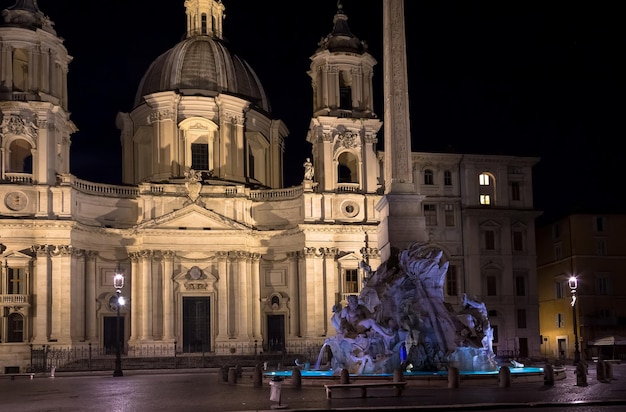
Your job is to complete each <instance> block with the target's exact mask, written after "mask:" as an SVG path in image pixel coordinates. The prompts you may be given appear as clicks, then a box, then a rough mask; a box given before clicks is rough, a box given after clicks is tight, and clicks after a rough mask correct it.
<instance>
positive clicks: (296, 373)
mask: <svg viewBox="0 0 626 412" xmlns="http://www.w3.org/2000/svg"><path fill="white" fill-rule="evenodd" d="M291 386H293V387H294V388H300V387H302V372H300V368H298V367H297V366H296V367H294V368H293V370H292V371H291Z"/></svg>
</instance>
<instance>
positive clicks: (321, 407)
mask: <svg viewBox="0 0 626 412" xmlns="http://www.w3.org/2000/svg"><path fill="white" fill-rule="evenodd" d="M595 368H596V365H595V364H591V365H590V367H589V374H588V375H587V385H586V386H582V385H580V386H579V385H577V382H576V375H575V373H574V367H573V366H571V365H570V366H567V370H566V372H565V379H563V380H556V381H555V382H554V384H553V385H546V384H545V383H544V382H543V380H541V381H537V382H524V383H521V382H513V383H511V386H509V387H499V386H498V385H497V384H495V385H494V384H493V383H489V384H485V385H477V384H475V383H474V384H471V385H470V384H465V385H464V382H463V381H461V383H460V386H459V387H458V388H448V387H447V385H440V386H436V387H428V386H423V385H414V384H411V383H410V382H409V385H408V386H407V388H406V389H405V390H404V391H403V392H402V396H400V397H395V396H393V389H390V388H381V389H375V390H369V391H368V393H367V397H366V398H360V397H359V396H360V391H359V390H355V389H352V390H349V391H345V392H343V391H338V392H337V391H335V392H333V399H331V400H328V399H326V393H325V389H324V387H323V386H321V385H307V384H303V385H302V387H300V388H294V387H293V386H292V385H290V384H288V383H287V381H285V383H283V385H282V387H281V391H280V393H281V399H280V403H279V402H274V401H271V400H270V385H269V381H268V380H267V379H264V380H263V383H262V386H261V387H255V386H254V385H253V384H252V382H253V381H252V376H251V375H250V374H248V375H246V374H244V376H243V377H242V378H241V379H240V380H239V381H238V383H237V384H228V383H222V382H220V381H219V379H218V376H219V375H218V373H217V370H207V369H194V370H155V371H135V370H133V371H124V376H122V377H113V376H112V373H106V374H105V373H103V372H98V373H62V374H61V373H57V374H56V375H55V376H54V377H51V376H50V375H49V374H45V375H35V376H34V377H33V379H31V378H30V377H29V376H28V375H26V376H17V377H15V378H14V379H11V377H10V376H7V375H0V411H20V412H35V411H38V412H39V411H64V412H69V411H108V412H111V411H124V412H126V411H137V412H143V411H178V410H183V411H186V412H193V411H224V412H227V411H272V410H277V409H278V410H288V411H325V410H364V409H374V410H415V411H424V410H454V411H461V410H487V409H489V410H505V409H513V408H514V409H518V410H524V409H534V408H537V407H541V408H543V409H544V410H562V409H563V407H564V406H568V405H573V406H572V407H576V408H577V409H576V410H587V411H595V410H605V409H603V408H607V409H606V410H620V409H626V365H614V366H613V378H614V379H612V380H610V382H599V381H598V380H597V376H596V369H595ZM550 406H551V407H550ZM609 408H612V409H609ZM615 408H617V409H615Z"/></svg>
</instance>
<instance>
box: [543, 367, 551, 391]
mask: <svg viewBox="0 0 626 412" xmlns="http://www.w3.org/2000/svg"><path fill="white" fill-rule="evenodd" d="M543 384H544V385H549V386H552V385H554V368H553V367H552V365H550V364H547V365H546V366H544V368H543Z"/></svg>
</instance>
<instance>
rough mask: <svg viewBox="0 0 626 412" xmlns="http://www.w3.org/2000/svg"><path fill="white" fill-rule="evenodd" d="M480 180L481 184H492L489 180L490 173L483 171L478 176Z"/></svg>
mask: <svg viewBox="0 0 626 412" xmlns="http://www.w3.org/2000/svg"><path fill="white" fill-rule="evenodd" d="M478 182H479V183H480V185H481V186H489V185H491V182H490V180H489V175H488V174H485V173H481V174H480V175H479V176H478Z"/></svg>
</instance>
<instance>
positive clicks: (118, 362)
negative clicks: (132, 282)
mask: <svg viewBox="0 0 626 412" xmlns="http://www.w3.org/2000/svg"><path fill="white" fill-rule="evenodd" d="M113 286H114V287H115V294H116V295H117V299H116V300H115V306H116V310H117V319H116V327H115V370H114V371H113V376H114V377H115V376H124V374H123V373H122V352H121V340H122V338H121V334H120V332H121V331H120V307H121V306H124V304H125V303H126V300H125V299H124V296H122V288H123V287H124V274H123V273H122V271H121V270H120V269H117V270H116V271H115V276H113Z"/></svg>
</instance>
